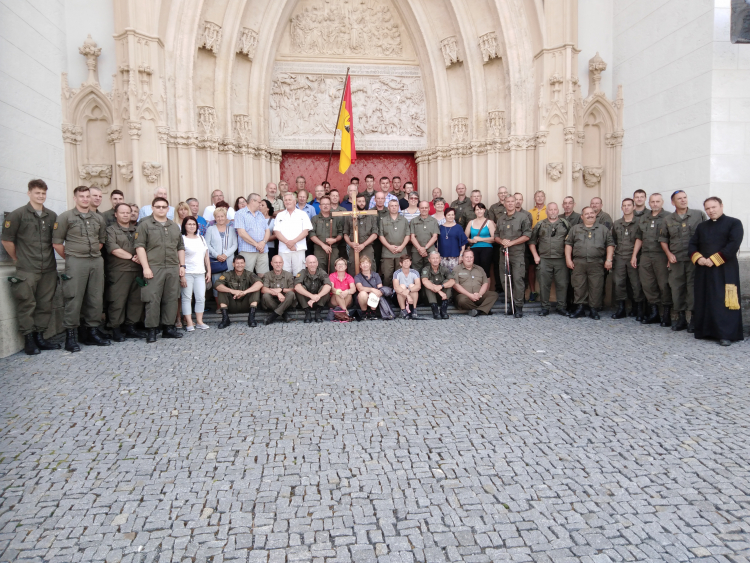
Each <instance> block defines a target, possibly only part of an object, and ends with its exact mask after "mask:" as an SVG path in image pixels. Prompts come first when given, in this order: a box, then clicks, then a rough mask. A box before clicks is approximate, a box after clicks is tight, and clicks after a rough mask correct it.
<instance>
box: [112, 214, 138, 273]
mask: <svg viewBox="0 0 750 563" xmlns="http://www.w3.org/2000/svg"><path fill="white" fill-rule="evenodd" d="M135 229H136V228H135V227H134V226H132V225H128V226H127V227H121V226H120V224H119V223H115V224H114V225H110V226H109V227H107V242H106V243H105V244H104V248H105V249H106V250H107V254H108V256H107V270H108V271H110V272H140V271H141V270H142V267H141V265H140V264H136V263H135V262H133V261H132V260H126V259H125V258H120V257H119V256H115V255H113V254H112V252H113V251H115V250H118V249H119V250H124V251H125V252H129V253H130V254H133V255H134V254H135Z"/></svg>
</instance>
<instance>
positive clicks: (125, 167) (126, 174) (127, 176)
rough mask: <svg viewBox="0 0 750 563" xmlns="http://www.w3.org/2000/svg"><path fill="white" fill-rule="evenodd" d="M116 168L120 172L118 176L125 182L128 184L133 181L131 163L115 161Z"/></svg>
mask: <svg viewBox="0 0 750 563" xmlns="http://www.w3.org/2000/svg"><path fill="white" fill-rule="evenodd" d="M117 168H118V169H119V170H120V176H122V179H123V180H125V181H126V182H130V181H131V180H132V179H133V163H132V162H127V161H125V160H118V161H117Z"/></svg>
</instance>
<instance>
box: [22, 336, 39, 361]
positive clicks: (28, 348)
mask: <svg viewBox="0 0 750 563" xmlns="http://www.w3.org/2000/svg"><path fill="white" fill-rule="evenodd" d="M23 341H24V342H23V351H24V352H26V355H27V356H36V355H37V354H41V353H42V351H41V350H40V349H39V348H37V345H36V342H35V341H34V335H33V334H31V333H29V334H27V335H26V336H24V337H23Z"/></svg>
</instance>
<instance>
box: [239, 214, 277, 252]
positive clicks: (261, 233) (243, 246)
mask: <svg viewBox="0 0 750 563" xmlns="http://www.w3.org/2000/svg"><path fill="white" fill-rule="evenodd" d="M234 228H235V229H243V230H244V231H245V232H246V233H247V234H248V235H249V236H250V238H251V239H253V240H254V241H255V242H261V241H262V240H263V239H264V238H265V236H266V230H267V229H268V219H266V218H265V217H264V216H263V213H261V212H260V211H256V212H255V213H251V212H250V208H249V207H244V208H243V209H240V210H239V211H238V212H237V213H235V215H234ZM269 236H270V235H269ZM237 244H238V250H239V251H240V252H258V249H257V248H255V247H254V246H253V245H252V244H250V243H249V242H247V241H246V240H245V239H243V238H242V237H241V236H239V233H237ZM263 252H268V245H266V246H264V247H263Z"/></svg>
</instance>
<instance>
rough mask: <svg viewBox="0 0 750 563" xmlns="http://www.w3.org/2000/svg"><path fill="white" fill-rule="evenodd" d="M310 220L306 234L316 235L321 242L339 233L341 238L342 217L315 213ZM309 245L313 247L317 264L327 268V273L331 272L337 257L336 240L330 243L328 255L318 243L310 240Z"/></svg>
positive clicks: (342, 232) (338, 247) (342, 230)
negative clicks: (310, 226) (309, 229)
mask: <svg viewBox="0 0 750 563" xmlns="http://www.w3.org/2000/svg"><path fill="white" fill-rule="evenodd" d="M310 222H311V223H312V231H310V233H309V235H308V236H316V237H318V238H319V239H320V241H321V242H322V243H325V242H326V239H328V238H336V237H338V236H339V235H341V236H342V238H343V234H344V221H343V217H323V216H322V215H320V214H318V215H315V216H314V217H313V218H312V220H311V221H310ZM310 246H312V248H313V254H314V255H315V258H317V259H318V266H320V267H321V268H323V269H324V270H327V271H328V273H329V274H330V273H331V272H333V271H334V270H335V268H334V264H335V263H336V258H338V257H339V249H340V246H339V243H338V242H337V243H335V244H333V245H331V254H330V255H329V254H327V253H326V251H325V250H323V249H322V248H321V247H320V245H317V244H315V243H314V242H312V241H310Z"/></svg>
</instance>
